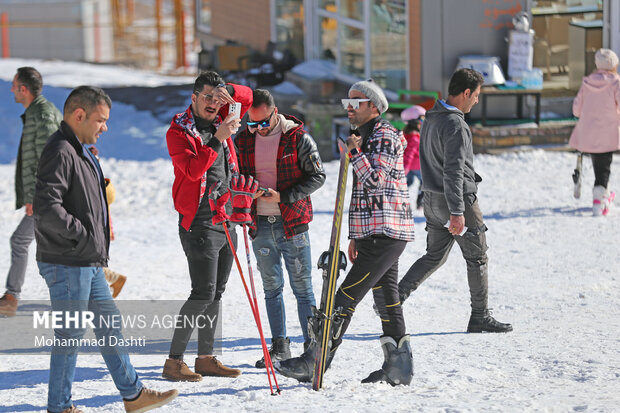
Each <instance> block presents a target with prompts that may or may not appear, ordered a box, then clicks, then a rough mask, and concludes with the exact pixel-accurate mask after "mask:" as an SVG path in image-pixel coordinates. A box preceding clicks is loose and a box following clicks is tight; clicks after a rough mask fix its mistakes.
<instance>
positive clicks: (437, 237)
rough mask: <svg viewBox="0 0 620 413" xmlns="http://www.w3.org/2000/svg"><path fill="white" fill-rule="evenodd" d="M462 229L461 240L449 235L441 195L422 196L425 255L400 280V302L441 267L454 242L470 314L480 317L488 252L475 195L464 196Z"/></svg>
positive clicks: (484, 303)
mask: <svg viewBox="0 0 620 413" xmlns="http://www.w3.org/2000/svg"><path fill="white" fill-rule="evenodd" d="M464 198H465V199H464V201H465V212H464V216H465V226H466V227H467V232H466V233H465V234H463V235H462V236H458V235H452V234H450V232H449V231H448V228H446V227H445V226H444V225H445V224H446V223H447V222H448V221H449V220H450V210H449V209H448V204H447V203H446V198H445V196H444V195H443V194H436V193H431V192H426V193H425V194H424V216H425V217H426V231H427V236H426V254H425V255H424V256H422V257H421V258H420V259H418V260H417V261H416V262H415V263H414V264H413V265H412V266H411V268H409V271H407V274H405V276H404V277H403V278H402V280H400V283H399V284H398V289H399V292H400V297H401V300H403V301H404V300H405V299H406V298H407V297H408V296H409V295H410V294H411V293H412V292H413V291H415V290H416V289H417V288H418V287H419V286H420V285H421V284H422V283H423V282H424V281H425V280H426V279H427V278H428V277H430V276H431V274H433V273H434V272H435V271H436V270H437V269H438V268H439V267H441V266H442V265H443V264H444V263H445V262H446V260H447V259H448V255H449V254H450V250H451V249H452V246H453V245H454V242H455V241H456V242H457V244H459V247H461V253H462V254H463V258H465V262H466V263H467V281H468V283H469V293H470V296H471V307H472V314H475V315H482V314H483V313H484V312H485V311H486V309H487V302H488V297H487V296H488V290H489V288H488V277H489V276H488V267H487V262H488V258H487V254H486V251H487V249H488V247H487V242H486V235H485V231H486V230H487V227H486V225H485V224H484V222H483V220H482V212H481V211H480V208H479V207H478V198H477V197H476V194H466V195H464Z"/></svg>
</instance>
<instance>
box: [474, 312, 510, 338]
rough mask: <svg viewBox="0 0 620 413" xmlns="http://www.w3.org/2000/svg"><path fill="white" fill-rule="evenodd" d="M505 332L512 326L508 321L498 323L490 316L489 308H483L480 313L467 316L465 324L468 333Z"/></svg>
mask: <svg viewBox="0 0 620 413" xmlns="http://www.w3.org/2000/svg"><path fill="white" fill-rule="evenodd" d="M483 331H486V332H488V333H507V332H509V331H512V326H511V325H510V324H508V323H500V322H499V321H497V320H496V319H494V318H493V317H492V316H491V311H490V310H485V311H484V312H483V313H482V315H476V314H473V313H472V315H471V317H470V318H469V324H468V325H467V332H468V333H482V332H483Z"/></svg>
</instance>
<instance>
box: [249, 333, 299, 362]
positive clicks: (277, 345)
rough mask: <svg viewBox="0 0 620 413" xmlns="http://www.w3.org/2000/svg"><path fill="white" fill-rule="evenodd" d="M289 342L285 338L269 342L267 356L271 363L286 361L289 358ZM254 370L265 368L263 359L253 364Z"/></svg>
mask: <svg viewBox="0 0 620 413" xmlns="http://www.w3.org/2000/svg"><path fill="white" fill-rule="evenodd" d="M290 347H291V340H290V339H289V338H288V337H286V338H282V337H279V338H274V339H272V340H271V348H270V349H269V355H270V356H271V360H272V362H273V361H275V360H286V359H290V358H291V348H290ZM255 366H256V368H259V369H264V368H265V357H262V358H261V359H260V360H258V361H257V362H256V364H255Z"/></svg>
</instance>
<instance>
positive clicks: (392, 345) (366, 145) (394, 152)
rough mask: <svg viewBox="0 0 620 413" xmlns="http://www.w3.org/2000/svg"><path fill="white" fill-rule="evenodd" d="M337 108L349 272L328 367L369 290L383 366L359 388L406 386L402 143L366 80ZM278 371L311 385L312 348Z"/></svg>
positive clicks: (409, 371) (408, 236) (409, 366)
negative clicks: (344, 154) (342, 125)
mask: <svg viewBox="0 0 620 413" xmlns="http://www.w3.org/2000/svg"><path fill="white" fill-rule="evenodd" d="M342 104H343V107H344V108H345V110H346V111H347V115H348V118H349V122H350V123H351V127H352V128H353V130H354V133H352V134H351V136H349V138H348V139H347V147H348V149H349V156H350V159H351V165H352V167H353V172H354V173H353V192H352V194H351V204H350V207H349V238H350V239H351V241H350V243H349V250H348V255H349V259H350V260H351V262H352V263H353V267H352V268H351V270H350V271H349V273H348V274H347V276H346V278H345V280H344V281H343V282H342V284H341V285H340V288H339V289H338V291H337V293H336V299H335V305H334V308H335V309H336V317H335V319H334V334H333V340H332V343H331V351H330V355H329V358H328V362H327V365H326V367H329V365H330V363H331V360H332V358H333V356H334V354H335V352H336V350H337V349H338V347H339V346H340V343H342V337H343V335H344V333H345V331H346V330H347V327H348V326H349V323H350V322H351V317H352V316H353V313H354V311H355V308H356V307H357V305H358V304H359V302H360V301H361V300H362V299H363V298H364V296H365V295H366V294H367V293H368V291H370V290H371V289H372V292H373V295H374V298H375V302H376V304H377V307H378V309H379V312H380V314H381V326H382V328H383V336H381V346H382V347H383V350H384V356H385V362H384V363H383V366H382V368H381V369H379V370H376V371H374V372H372V373H371V374H370V375H369V376H368V377H367V378H366V379H364V380H363V381H362V383H375V382H379V381H386V382H388V383H390V384H392V385H398V384H405V385H408V384H409V383H410V382H411V379H412V377H413V359H412V355H411V347H410V345H409V335H408V334H406V327H405V321H404V318H403V311H402V308H401V305H400V301H399V297H398V257H399V256H400V254H401V253H402V252H403V251H404V249H405V246H406V245H407V242H408V241H413V214H412V209H411V205H410V203H409V191H408V189H407V181H406V178H405V170H404V167H403V153H404V149H405V146H406V141H405V139H404V138H403V135H402V133H401V132H400V131H399V130H397V129H396V128H394V127H393V126H392V125H390V123H389V122H387V121H386V120H385V119H382V118H381V114H382V113H383V112H385V111H386V109H387V106H388V103H387V99H386V98H385V95H384V93H383V90H381V88H380V87H379V86H378V85H377V84H376V83H375V82H373V81H372V80H366V81H361V82H357V83H355V84H354V85H353V86H351V89H350V90H349V99H343V100H342ZM311 347H312V346H311ZM276 369H278V371H280V373H282V374H283V375H285V376H288V377H293V378H296V379H298V380H299V381H310V380H311V379H312V373H313V372H314V357H313V350H312V349H309V351H307V352H305V353H304V354H303V355H302V356H301V357H297V358H295V359H289V360H285V361H282V362H279V363H276Z"/></svg>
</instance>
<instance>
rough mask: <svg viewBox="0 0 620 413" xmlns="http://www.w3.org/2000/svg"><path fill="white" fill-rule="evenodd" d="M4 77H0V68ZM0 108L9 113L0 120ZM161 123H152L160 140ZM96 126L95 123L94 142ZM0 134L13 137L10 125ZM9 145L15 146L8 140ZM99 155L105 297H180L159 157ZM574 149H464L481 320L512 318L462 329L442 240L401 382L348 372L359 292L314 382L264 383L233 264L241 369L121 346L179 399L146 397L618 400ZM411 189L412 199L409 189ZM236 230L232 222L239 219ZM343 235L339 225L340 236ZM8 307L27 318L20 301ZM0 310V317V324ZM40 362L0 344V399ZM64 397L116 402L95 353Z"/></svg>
mask: <svg viewBox="0 0 620 413" xmlns="http://www.w3.org/2000/svg"><path fill="white" fill-rule="evenodd" d="M0 62H2V60H0ZM26 63H28V62H26ZM35 63H36V62H35ZM21 64H22V63H21V62H20V65H21ZM32 65H33V66H35V67H36V64H34V63H33V64H32ZM0 67H2V64H0ZM69 67H74V66H71V65H70V66H69ZM111 70H113V69H111ZM4 75H5V79H6V76H7V73H6V71H5V73H4ZM110 76H114V75H113V74H111V75H110ZM11 77H12V76H11ZM104 77H105V76H104ZM9 81H10V80H9ZM77 83H82V82H77ZM10 97H11V98H10V99H9V97H8V96H7V97H6V98H5V99H3V100H2V101H0V114H1V113H3V112H6V111H7V110H10V111H11V112H12V113H16V114H17V115H16V116H15V117H14V119H10V120H7V118H6V117H4V118H2V121H3V126H4V127H5V129H6V128H7V127H11V128H16V129H15V130H18V131H19V130H20V129H19V128H20V124H19V118H18V115H19V113H21V109H20V108H21V106H19V105H17V104H16V103H14V102H13V99H12V96H10ZM126 109H127V110H123V111H116V112H113V113H112V119H111V122H119V124H129V123H130V122H129V119H130V118H131V117H132V116H135V114H136V113H135V111H132V109H131V107H127V108H126ZM179 109H182V108H179ZM9 121H10V122H12V124H11V125H8V124H6V125H5V123H6V122H9ZM152 127H153V128H156V127H157V128H161V127H162V125H160V124H156V125H152ZM164 133H165V125H164V128H163V129H162V130H161V136H160V139H161V142H163V141H164ZM109 134H110V132H108V133H107V134H103V135H102V137H101V144H103V143H104V142H105V140H106V139H108V138H109V136H108V135H109ZM5 139H7V138H6V137H5ZM10 139H17V140H18V139H19V133H18V134H17V135H15V134H13V135H11V136H10ZM161 142H160V144H161ZM11 145H14V147H15V148H16V145H17V144H16V142H12V143H11ZM145 147H146V148H152V147H154V146H148V145H146V146H145ZM0 149H1V148H0ZM1 153H2V152H1V150H0V154H1ZM101 156H102V167H103V170H104V173H105V174H106V176H108V177H109V178H111V180H112V181H113V183H114V185H115V187H116V190H117V200H116V202H115V203H114V204H113V205H112V207H111V214H112V219H113V222H114V229H115V233H116V240H115V241H113V242H112V245H111V257H112V259H111V261H110V268H112V269H113V270H115V271H118V272H121V273H123V274H126V275H127V276H128V281H127V284H126V285H125V287H124V289H123V291H122V293H121V295H120V296H119V299H122V300H151V299H166V300H168V299H170V300H184V299H185V298H187V296H188V295H189V289H190V280H189V275H188V271H187V263H186V259H185V256H184V254H183V251H182V248H181V245H180V242H179V239H178V233H177V232H178V231H177V214H176V212H175V211H174V208H173V205H172V199H171V185H172V180H173V170H172V165H171V162H170V160H169V159H166V158H162V159H155V160H150V161H136V160H127V159H123V160H119V159H116V158H112V157H109V156H107V155H106V153H105V152H104V151H102V153H101ZM575 158H576V157H575V155H574V154H572V153H568V152H551V151H544V150H540V149H537V150H532V151H522V152H514V153H506V154H502V155H496V156H491V155H477V156H476V157H475V161H474V162H475V167H476V170H477V172H478V173H479V174H480V175H482V177H483V179H484V180H483V182H482V183H481V184H480V187H479V194H478V195H479V202H480V206H481V208H482V211H483V213H484V215H485V222H486V224H487V226H488V227H489V231H488V232H487V238H488V244H489V246H490V249H489V251H488V254H489V274H490V275H489V303H490V307H492V308H493V311H494V315H495V316H496V318H497V319H498V320H499V321H502V322H510V323H512V324H513V327H514V331H513V332H511V333H507V334H467V333H466V332H465V330H466V327H467V321H468V318H469V311H470V307H469V291H468V287H467V277H466V269H465V262H464V260H463V259H462V257H461V255H460V251H459V249H458V247H457V246H455V249H454V250H453V252H452V254H451V255H450V258H449V259H448V261H447V262H446V264H445V265H444V266H443V267H442V268H441V269H440V270H438V271H437V272H436V273H435V274H434V275H433V276H431V277H430V278H429V279H428V280H427V281H426V282H425V283H424V284H423V285H422V286H421V287H420V288H419V290H418V291H416V292H414V293H413V295H412V296H411V297H410V299H409V300H408V301H407V302H406V303H405V304H404V313H405V320H406V323H407V329H408V332H409V333H410V334H411V345H412V349H413V357H414V366H415V376H414V378H413V381H412V383H411V385H410V386H399V387H390V386H389V385H387V384H371V385H362V384H361V383H360V380H362V379H363V378H365V377H366V376H367V375H368V373H370V372H371V371H373V370H376V369H377V368H379V367H380V365H381V364H382V362H383V354H382V351H381V348H380V344H379V340H378V338H379V335H380V334H381V330H380V323H379V320H378V318H377V317H376V315H375V314H374V312H373V311H372V298H368V297H367V298H366V299H365V300H364V301H363V302H362V303H361V304H360V305H359V307H358V310H357V311H356V313H355V316H354V318H353V321H352V323H351V326H350V328H349V330H348V331H347V334H346V335H345V339H344V342H343V344H342V346H341V348H340V349H339V351H338V353H337V355H336V357H335V359H334V362H333V363H332V366H331V368H330V369H329V370H328V371H327V373H326V375H325V380H324V388H323V389H322V390H321V391H319V392H314V391H312V390H311V388H310V386H309V385H308V384H300V383H298V382H297V381H295V380H292V379H288V378H286V377H283V376H280V375H278V376H277V377H278V381H279V384H280V388H281V389H282V393H281V395H280V396H277V397H272V396H270V393H269V388H268V383H267V377H266V374H265V371H264V370H260V369H256V368H254V363H255V361H256V360H258V359H259V358H260V357H261V356H262V350H261V347H260V342H259V339H258V333H257V330H256V326H255V324H254V321H253V318H252V314H251V312H250V308H249V305H248V303H247V299H246V296H245V293H244V291H243V287H242V284H241V282H240V278H239V274H238V272H237V270H236V269H235V268H234V267H233V270H232V273H231V276H230V281H229V283H228V287H227V290H226V293H225V295H224V297H223V301H222V304H223V313H222V322H223V351H222V354H221V355H220V356H219V358H220V359H221V360H222V362H224V363H225V364H227V365H229V366H232V367H236V368H240V369H241V370H242V372H243V374H242V375H241V376H240V377H238V378H236V379H226V378H212V377H205V378H204V379H203V380H202V381H201V382H198V383H171V382H167V381H166V380H164V379H162V378H161V371H162V367H163V364H164V361H165V355H132V357H131V359H132V362H133V364H134V365H135V367H136V369H137V371H138V373H139V374H140V376H141V379H142V380H143V382H144V383H145V384H146V385H147V386H149V387H152V388H155V389H158V390H165V389H169V388H172V387H174V388H177V389H178V390H179V392H180V395H179V397H178V398H177V399H176V400H174V401H173V402H172V403H170V404H169V405H167V406H166V407H165V408H162V409H161V411H169V412H182V411H183V412H187V411H189V412H197V411H214V410H217V411H226V412H228V411H251V412H257V411H293V410H295V411H302V412H305V411H308V412H314V411H351V412H365V411H390V412H392V411H394V412H405V411H436V412H474V411H502V412H504V411H507V412H521V411H549V412H564V411H606V412H612V411H617V409H618V404H619V403H620V396H619V392H618V389H620V354H619V349H620V338H618V331H620V294H619V291H620V276H619V274H618V271H619V269H620V247H619V246H618V242H619V240H620V238H619V237H618V228H620V212H618V211H614V210H612V212H611V213H610V215H609V216H607V217H604V218H595V217H592V216H591V215H592V214H591V202H592V200H591V195H590V189H591V187H592V185H593V181H594V178H593V172H592V167H591V164H590V163H589V159H586V160H584V172H583V173H584V183H583V188H584V189H583V195H582V198H581V199H574V198H573V196H572V192H573V188H572V180H571V173H572V169H573V168H574V164H575ZM14 159H15V158H14V157H13V158H12V160H11V161H9V162H10V163H8V162H7V163H4V164H0V182H2V183H3V185H2V186H0V238H2V239H3V240H4V241H3V242H0V257H4V259H2V260H0V275H2V276H3V277H4V276H5V274H6V273H7V271H8V267H9V257H10V251H9V237H10V236H11V233H12V231H13V230H14V229H15V227H16V226H17V223H18V222H19V220H20V219H21V217H22V214H23V209H22V210H18V211H15V210H14V202H15V198H14V190H13V184H14V168H15V160H14ZM325 169H326V173H327V182H326V183H325V185H324V186H323V187H322V188H321V189H320V190H319V191H317V192H316V193H315V194H314V195H313V197H312V198H313V203H314V208H315V217H314V221H313V223H312V224H311V226H310V238H311V242H312V253H313V257H314V258H313V260H316V259H317V258H318V256H319V254H320V253H321V252H322V251H323V250H324V249H325V248H326V246H327V244H328V241H329V228H330V226H331V219H332V210H333V204H334V198H335V192H336V191H335V181H336V177H337V175H338V165H337V163H336V162H328V163H326V164H325ZM349 186H350V178H349ZM609 186H610V189H612V190H616V191H618V190H620V157H618V156H616V158H615V160H614V162H613V165H612V175H611V180H610V185H609ZM412 189H415V188H412ZM411 199H412V201H413V200H414V199H415V196H414V195H413V191H412V195H411ZM345 212H346V211H345ZM415 214H416V241H414V242H412V243H410V244H409V245H408V247H407V248H406V250H405V252H404V253H403V255H402V256H401V259H400V269H401V274H404V273H405V272H406V270H407V269H408V268H409V266H410V265H411V264H412V263H413V262H414V261H415V260H416V259H417V258H419V257H420V256H421V255H422V254H423V253H424V251H425V231H424V218H423V215H422V212H421V211H416V213H415ZM238 233H239V235H241V231H240V230H238ZM347 235H348V233H347V229H346V226H345V227H344V230H343V234H342V237H343V246H342V247H343V249H345V248H346V246H347V241H346V240H347ZM239 239H240V244H239V248H240V249H241V251H240V259H241V261H242V266H243V269H244V272H245V275H246V276H247V268H246V266H245V258H244V257H243V255H244V252H243V242H242V236H240V238H239ZM34 249H35V248H34V244H33V246H32V248H31V251H30V254H31V261H30V263H29V267H28V271H27V274H26V282H25V285H24V288H23V292H22V299H25V300H27V299H47V298H48V290H47V287H46V285H45V283H44V281H43V279H42V278H41V277H40V275H39V274H38V271H37V268H36V263H35V258H34ZM252 260H253V257H252ZM253 266H254V273H255V281H256V282H257V285H258V290H259V291H258V296H259V297H258V299H259V307H260V310H261V314H262V317H263V320H264V322H263V329H264V330H265V332H266V335H267V336H269V333H268V331H269V329H268V325H267V322H266V318H267V317H266V313H265V308H264V303H263V294H262V288H261V283H260V276H259V274H258V271H257V270H256V264H255V262H254V260H253ZM313 278H314V280H313V285H314V292H315V295H316V296H317V300H318V298H319V294H320V291H321V274H320V272H319V270H317V269H315V270H314V272H313ZM285 300H286V308H287V310H288V334H289V336H290V337H291V339H292V342H293V343H292V352H293V354H299V353H300V352H301V350H302V341H303V339H302V336H301V330H300V328H299V326H298V322H297V317H296V314H295V308H296V305H295V301H294V297H293V295H292V293H291V291H290V288H289V287H288V283H287V287H286V289H285ZM20 316H21V317H24V320H30V318H29V317H28V316H27V315H26V313H25V312H24V313H20V314H18V317H20ZM2 322H3V321H2V319H1V318H0V327H1V326H2ZM1 334H10V331H2V333H1ZM193 360H194V355H193V354H190V353H187V354H186V361H187V362H188V364H189V365H190V367H193ZM48 367H49V356H48V355H44V356H43V355H28V354H19V355H15V354H10V355H7V354H2V355H0V411H1V412H29V411H43V410H45V408H46V400H47V382H48ZM73 399H74V403H75V404H76V405H77V406H78V407H80V408H85V409H86V411H89V412H112V411H119V412H120V411H123V405H122V401H121V398H120V396H119V394H118V391H117V390H116V388H115V387H114V384H113V382H112V379H111V377H110V375H109V374H108V372H107V369H106V366H105V364H104V362H103V359H102V358H101V357H100V356H99V355H96V354H95V355H80V357H79V358H78V368H77V371H76V377H75V381H74V384H73Z"/></svg>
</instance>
